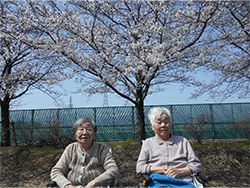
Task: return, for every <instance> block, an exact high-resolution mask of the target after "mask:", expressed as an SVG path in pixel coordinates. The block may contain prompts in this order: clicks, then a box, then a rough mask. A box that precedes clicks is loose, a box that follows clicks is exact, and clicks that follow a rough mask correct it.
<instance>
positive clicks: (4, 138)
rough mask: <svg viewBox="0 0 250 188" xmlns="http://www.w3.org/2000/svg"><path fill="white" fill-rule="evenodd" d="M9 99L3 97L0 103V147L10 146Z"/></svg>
mask: <svg viewBox="0 0 250 188" xmlns="http://www.w3.org/2000/svg"><path fill="white" fill-rule="evenodd" d="M9 107H10V99H9V96H8V95H7V96H5V98H4V100H3V101H1V117H2V122H1V123H2V132H1V146H3V147H7V146H10V112H9Z"/></svg>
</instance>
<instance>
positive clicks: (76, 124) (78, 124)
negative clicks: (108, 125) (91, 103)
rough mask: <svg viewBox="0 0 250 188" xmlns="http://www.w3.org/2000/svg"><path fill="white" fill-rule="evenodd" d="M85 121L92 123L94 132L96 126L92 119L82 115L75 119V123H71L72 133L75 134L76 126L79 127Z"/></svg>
mask: <svg viewBox="0 0 250 188" xmlns="http://www.w3.org/2000/svg"><path fill="white" fill-rule="evenodd" d="M87 122H89V123H91V124H92V126H93V129H94V132H95V133H96V131H97V127H96V124H95V122H94V121H93V120H92V119H90V118H89V117H82V118H80V119H78V120H76V122H75V124H74V125H73V127H72V131H73V134H74V135H75V134H76V131H77V129H78V127H80V126H81V125H82V123H87Z"/></svg>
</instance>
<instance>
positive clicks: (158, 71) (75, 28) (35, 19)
mask: <svg viewBox="0 0 250 188" xmlns="http://www.w3.org/2000/svg"><path fill="white" fill-rule="evenodd" d="M20 6H21V5H20ZM217 9H218V3H217V2H209V1H208V2H202V1H194V2H192V3H190V2H186V1H140V0H139V1H66V2H60V1H54V2H51V1H50V2H44V1H30V2H28V7H25V8H23V12H24V13H25V14H26V18H25V20H26V22H28V23H29V25H32V26H33V27H34V28H36V29H37V30H39V31H42V32H43V36H42V37H39V38H38V39H37V38H36V39H35V40H31V39H30V38H29V39H28V40H26V39H25V38H23V41H25V43H29V44H30V45H32V46H37V47H39V48H43V49H44V50H45V49H46V50H49V51H50V52H53V53H58V54H61V55H62V56H64V57H65V58H67V59H68V62H67V63H64V66H67V67H71V70H72V72H73V74H74V75H75V76H76V77H77V78H76V79H77V81H78V82H80V83H81V84H82V92H87V93H90V94H95V93H103V92H113V93H116V94H118V95H119V96H121V97H123V98H124V99H127V100H128V101H130V102H131V103H133V104H134V105H135V107H136V115H137V123H136V125H137V128H136V133H137V140H142V139H145V137H146V135H145V122H144V107H143V106H144V100H145V98H146V97H147V96H148V95H149V94H152V93H154V92H159V91H163V90H164V88H165V86H166V85H167V84H172V83H182V84H183V85H185V86H186V85H187V86H190V85H200V83H199V82H198V81H196V79H195V78H194V77H193V76H190V75H191V74H192V73H191V71H192V70H193V69H198V68H199V67H200V66H204V64H205V62H206V61H209V60H210V57H209V56H207V54H206V56H205V55H204V58H201V57H202V54H205V53H204V50H206V47H205V46H204V40H202V36H206V34H208V33H209V32H211V29H213V28H212V27H209V26H210V22H211V21H212V20H213V16H214V14H215V12H216V11H217ZM196 60H199V64H197V63H196Z"/></svg>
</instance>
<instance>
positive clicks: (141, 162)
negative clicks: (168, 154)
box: [136, 140, 151, 174]
mask: <svg viewBox="0 0 250 188" xmlns="http://www.w3.org/2000/svg"><path fill="white" fill-rule="evenodd" d="M147 142H148V140H145V141H144V143H143V144H142V147H141V151H140V154H139V157H138V160H137V164H136V172H137V173H142V174H144V173H147V174H150V166H151V165H150V164H148V162H147V161H148V149H149V148H148V144H147Z"/></svg>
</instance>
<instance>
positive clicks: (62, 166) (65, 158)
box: [50, 146, 72, 187]
mask: <svg viewBox="0 0 250 188" xmlns="http://www.w3.org/2000/svg"><path fill="white" fill-rule="evenodd" d="M71 149H72V148H71V147H70V146H67V147H66V149H65V150H64V152H63V154H62V156H61V157H60V159H59V160H58V162H57V163H56V165H55V166H54V167H53V168H52V170H51V173H50V176H51V180H52V181H55V182H56V183H57V185H58V186H59V187H65V186H66V185H71V182H70V181H69V180H68V179H67V178H66V177H65V175H66V173H67V172H68V170H69V163H70V156H69V153H70V151H71Z"/></svg>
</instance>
